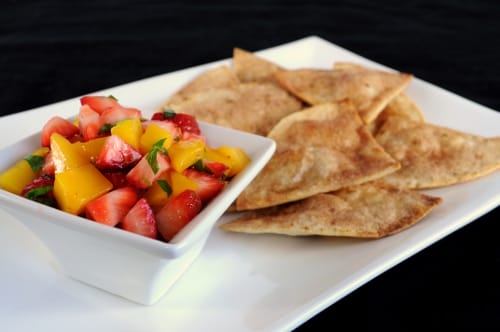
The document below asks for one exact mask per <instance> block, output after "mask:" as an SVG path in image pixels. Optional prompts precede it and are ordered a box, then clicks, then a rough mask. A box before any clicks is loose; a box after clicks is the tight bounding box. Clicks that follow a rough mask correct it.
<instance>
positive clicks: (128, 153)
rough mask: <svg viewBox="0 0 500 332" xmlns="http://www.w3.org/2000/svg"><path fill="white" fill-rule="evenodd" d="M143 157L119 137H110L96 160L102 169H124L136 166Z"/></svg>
mask: <svg viewBox="0 0 500 332" xmlns="http://www.w3.org/2000/svg"><path fill="white" fill-rule="evenodd" d="M141 158H142V155H141V154H140V153H139V152H138V151H137V150H136V149H134V148H133V147H132V146H131V145H130V144H128V143H127V142H125V141H124V140H123V139H121V138H120V137H119V136H116V135H110V136H108V137H107V138H106V141H105V142H104V146H103V147H102V150H101V152H100V153H99V156H98V157H97V160H96V165H97V167H99V168H101V169H123V168H127V167H131V166H133V165H135V164H136V163H137V162H138V161H139V160H140V159H141Z"/></svg>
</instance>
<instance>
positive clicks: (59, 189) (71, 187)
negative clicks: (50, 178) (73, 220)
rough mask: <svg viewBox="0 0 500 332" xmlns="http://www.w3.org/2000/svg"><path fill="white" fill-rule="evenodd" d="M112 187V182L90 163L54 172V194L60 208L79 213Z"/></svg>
mask: <svg viewBox="0 0 500 332" xmlns="http://www.w3.org/2000/svg"><path fill="white" fill-rule="evenodd" d="M112 188H113V184H112V183H111V182H110V181H109V180H108V179H107V178H106V177H105V176H104V175H102V173H101V172H99V170H98V169H97V168H95V166H94V165H92V164H86V165H83V166H80V167H76V168H71V169H69V170H67V171H64V172H60V173H56V175H55V181H54V196H55V198H56V200H57V203H58V204H59V207H60V208H61V210H63V211H66V212H68V213H71V214H75V215H79V214H81V213H82V212H83V210H84V208H85V205H86V204H87V203H88V202H90V201H92V200H93V199H95V198H97V197H99V196H101V195H103V194H104V193H106V192H108V191H110V190H111V189H112Z"/></svg>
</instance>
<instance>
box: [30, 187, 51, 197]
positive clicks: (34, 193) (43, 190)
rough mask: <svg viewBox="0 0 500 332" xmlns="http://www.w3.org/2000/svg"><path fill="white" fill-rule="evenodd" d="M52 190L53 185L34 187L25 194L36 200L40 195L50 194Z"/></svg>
mask: <svg viewBox="0 0 500 332" xmlns="http://www.w3.org/2000/svg"><path fill="white" fill-rule="evenodd" d="M51 190H52V186H44V187H38V188H33V189H31V190H29V191H28V192H27V193H26V194H25V197H26V198H28V199H31V200H36V199H37V198H38V197H40V196H43V195H45V194H48V193H49V192H50V191H51Z"/></svg>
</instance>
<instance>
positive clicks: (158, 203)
mask: <svg viewBox="0 0 500 332" xmlns="http://www.w3.org/2000/svg"><path fill="white" fill-rule="evenodd" d="M158 181H166V184H167V185H168V186H169V187H170V188H172V185H171V183H170V178H169V176H168V172H165V173H164V175H162V176H160V177H159V178H158V179H157V180H156V181H154V182H153V184H152V185H151V187H149V189H148V190H147V191H146V192H145V193H144V198H146V200H147V201H148V204H149V205H150V206H151V208H152V209H153V211H158V210H159V209H161V208H162V207H163V205H165V203H166V202H167V201H168V199H169V197H170V196H171V195H172V193H168V192H167V191H165V190H164V189H163V188H162V187H161V186H160V184H159V183H158Z"/></svg>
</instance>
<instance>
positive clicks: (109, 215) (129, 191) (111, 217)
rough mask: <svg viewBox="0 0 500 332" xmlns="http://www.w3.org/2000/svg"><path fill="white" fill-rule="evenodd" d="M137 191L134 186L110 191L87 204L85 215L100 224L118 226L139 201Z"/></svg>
mask: <svg viewBox="0 0 500 332" xmlns="http://www.w3.org/2000/svg"><path fill="white" fill-rule="evenodd" d="M137 198H138V195H137V192H136V191H135V189H134V188H132V187H130V186H129V187H122V188H119V189H115V190H113V191H110V192H108V193H106V194H104V195H102V196H100V197H98V198H96V199H94V200H93V201H91V202H89V203H88V204H87V205H86V206H85V216H86V217H87V218H88V219H92V220H94V221H96V222H98V223H100V224H104V225H109V226H112V227H114V226H116V225H117V224H118V223H119V222H121V221H123V220H124V217H125V216H126V215H127V213H128V212H129V211H130V209H131V208H132V207H133V206H134V204H135V203H136V202H137Z"/></svg>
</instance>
